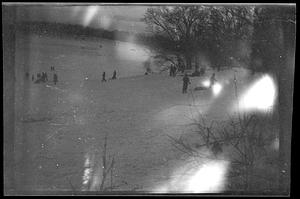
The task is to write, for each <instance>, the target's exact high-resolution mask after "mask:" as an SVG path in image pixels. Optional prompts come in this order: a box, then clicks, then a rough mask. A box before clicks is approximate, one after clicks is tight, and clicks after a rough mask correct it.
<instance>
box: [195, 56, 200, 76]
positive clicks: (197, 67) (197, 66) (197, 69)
mask: <svg viewBox="0 0 300 199" xmlns="http://www.w3.org/2000/svg"><path fill="white" fill-rule="evenodd" d="M199 68H200V66H199V60H198V56H196V57H195V72H196V73H198V72H199Z"/></svg>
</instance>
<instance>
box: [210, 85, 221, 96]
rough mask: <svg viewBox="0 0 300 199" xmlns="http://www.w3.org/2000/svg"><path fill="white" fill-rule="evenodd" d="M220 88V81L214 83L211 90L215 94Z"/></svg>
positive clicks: (218, 92) (217, 93)
mask: <svg viewBox="0 0 300 199" xmlns="http://www.w3.org/2000/svg"><path fill="white" fill-rule="evenodd" d="M221 90H222V85H221V84H220V83H215V84H214V85H213V86H212V91H213V94H214V95H215V96H217V95H219V94H220V92H221Z"/></svg>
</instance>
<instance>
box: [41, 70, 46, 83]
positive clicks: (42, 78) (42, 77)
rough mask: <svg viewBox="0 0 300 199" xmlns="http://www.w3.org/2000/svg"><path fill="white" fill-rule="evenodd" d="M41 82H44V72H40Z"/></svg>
mask: <svg viewBox="0 0 300 199" xmlns="http://www.w3.org/2000/svg"><path fill="white" fill-rule="evenodd" d="M41 80H42V82H45V73H44V72H42V76H41Z"/></svg>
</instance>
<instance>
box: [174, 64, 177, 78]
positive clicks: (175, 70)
mask: <svg viewBox="0 0 300 199" xmlns="http://www.w3.org/2000/svg"><path fill="white" fill-rule="evenodd" d="M176 72H177V68H176V66H175V65H173V77H176Z"/></svg>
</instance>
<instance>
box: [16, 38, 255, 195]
mask: <svg viewBox="0 0 300 199" xmlns="http://www.w3.org/2000/svg"><path fill="white" fill-rule="evenodd" d="M100 45H101V47H100ZM146 51H147V50H146ZM148 57H149V54H148V53H146V52H145V50H144V49H143V48H142V47H139V46H135V45H133V44H130V43H126V42H113V41H109V40H99V41H88V40H85V41H82V40H60V39H54V38H44V37H39V36H36V35H35V36H30V37H22V36H21V35H19V37H18V41H17V52H16V65H17V66H19V67H18V68H17V80H16V82H17V83H16V84H17V86H16V97H17V101H16V113H17V114H16V115H17V117H16V124H15V125H16V133H17V135H18V136H17V139H16V159H17V161H18V160H19V159H22V158H24V153H25V154H26V155H25V156H26V157H25V158H24V159H25V161H26V162H22V164H19V165H18V166H19V167H26V169H27V175H28V176H29V177H28V178H27V179H25V180H26V181H25V182H26V184H24V186H25V187H26V188H27V189H29V190H53V191H58V190H72V187H73V188H74V189H76V190H87V189H88V188H87V186H88V185H87V184H88V183H91V185H90V188H89V190H97V187H99V181H101V174H102V171H101V169H102V168H101V160H102V157H101V154H102V147H103V143H104V137H105V135H107V137H108V149H107V150H108V154H110V155H114V157H115V168H114V172H113V175H114V177H113V184H114V185H116V186H118V187H116V188H114V190H124V191H132V190H137V191H146V192H148V191H159V190H163V191H182V190H181V188H178V187H176V186H175V187H176V189H177V190H175V188H174V187H173V189H166V188H162V187H163V186H164V185H163V184H165V183H166V182H168V181H170V180H171V179H172V178H173V177H174V171H176V169H178V167H180V165H181V166H182V164H183V162H182V160H181V159H180V157H181V153H180V151H178V150H176V149H174V147H173V146H172V145H171V144H170V140H169V138H168V136H167V135H171V136H173V137H179V136H180V135H182V134H187V135H189V134H191V133H192V132H191V129H192V127H191V126H189V124H190V123H193V122H194V120H193V119H197V118H198V116H199V113H201V114H203V115H206V116H207V117H208V118H210V119H215V120H222V119H224V118H225V117H226V116H227V114H228V113H230V111H231V110H232V108H233V107H234V87H233V74H234V72H233V71H222V72H219V73H216V77H217V79H218V82H219V83H220V85H221V89H219V92H216V93H214V92H213V91H211V90H204V91H195V92H194V91H192V90H193V88H195V87H196V86H199V85H202V82H203V81H204V80H206V78H208V77H209V76H210V75H211V71H209V72H208V73H207V75H206V77H201V78H200V77H195V78H192V79H191V81H192V84H191V85H190V90H189V92H188V93H187V94H182V93H181V86H182V77H180V76H177V77H175V78H173V77H169V76H168V74H167V73H162V74H153V75H148V76H144V75H143V74H144V72H145V69H144V67H143V62H144V61H145V60H147V58H148ZM50 66H55V69H56V72H57V74H58V79H59V82H58V84H57V85H54V84H53V83H52V82H47V83H43V84H34V83H33V82H31V80H25V79H24V74H25V72H27V71H28V72H29V73H30V77H31V74H32V73H35V74H36V73H37V72H43V71H45V72H47V73H48V75H49V74H51V72H50ZM114 69H116V70H117V72H118V76H119V77H120V78H119V79H117V80H113V81H107V82H105V83H102V82H101V74H102V72H103V71H106V74H107V75H108V77H109V76H110V75H111V74H112V72H113V70H114ZM236 74H237V77H238V80H239V81H240V82H242V83H241V86H240V87H239V88H240V89H244V87H246V86H247V85H248V82H247V81H249V82H250V80H247V78H246V77H247V76H248V72H247V71H246V70H238V72H237V73H236ZM85 77H88V78H87V79H85ZM51 78H52V76H51ZM51 78H50V79H51ZM24 142H25V143H26V146H27V149H26V150H27V151H26V152H24V150H21V149H22V148H21V147H22V144H20V143H24ZM18 147H19V148H18ZM222 164H223V163H222ZM99 165H100V166H99ZM224 165H226V167H225V166H224V167H222V168H223V169H226V168H227V166H228V164H227V163H226V164H224ZM222 172H226V170H223V171H222ZM16 175H17V177H20V178H22V176H20V174H19V173H17V174H16ZM23 180H24V179H23ZM108 181H109V180H108ZM21 182H23V181H21V180H20V183H21ZM172 182H173V181H172ZM180 183H182V182H180ZM222 183H223V182H222ZM158 187H159V188H158ZM187 190H189V189H187ZM183 191H184V190H183ZM204 191H205V190H204Z"/></svg>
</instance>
